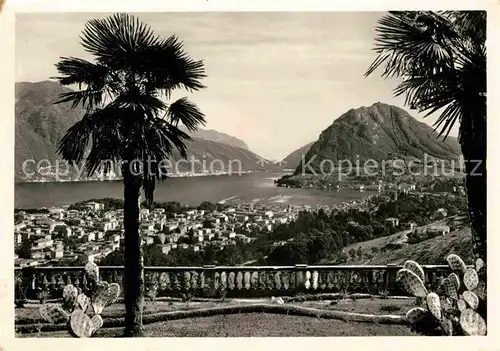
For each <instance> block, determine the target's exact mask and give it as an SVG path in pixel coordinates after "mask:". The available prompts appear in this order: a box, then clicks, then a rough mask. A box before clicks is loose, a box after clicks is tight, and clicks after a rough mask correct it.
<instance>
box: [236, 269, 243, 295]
mask: <svg viewBox="0 0 500 351" xmlns="http://www.w3.org/2000/svg"><path fill="white" fill-rule="evenodd" d="M236 288H237V289H238V290H241V289H243V273H242V272H241V271H239V272H238V273H237V274H236Z"/></svg>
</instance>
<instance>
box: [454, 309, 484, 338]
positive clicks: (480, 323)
mask: <svg viewBox="0 0 500 351" xmlns="http://www.w3.org/2000/svg"><path fill="white" fill-rule="evenodd" d="M460 326H461V327H462V329H463V331H464V332H465V334H466V335H480V336H483V335H486V322H485V321H484V319H483V317H481V316H480V315H479V313H477V312H476V311H473V310H472V309H470V308H468V309H466V310H465V311H463V312H462V314H461V315H460Z"/></svg>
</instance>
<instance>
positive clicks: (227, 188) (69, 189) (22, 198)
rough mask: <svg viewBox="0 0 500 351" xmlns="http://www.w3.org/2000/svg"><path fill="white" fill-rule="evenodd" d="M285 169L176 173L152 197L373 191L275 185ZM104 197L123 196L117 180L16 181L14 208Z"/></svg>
mask: <svg viewBox="0 0 500 351" xmlns="http://www.w3.org/2000/svg"><path fill="white" fill-rule="evenodd" d="M284 174H286V173H273V172H257V173H249V174H242V175H219V176H204V177H182V178H181V177H177V178H174V177H173V178H168V179H167V180H165V181H163V182H158V183H157V185H156V190H155V201H159V202H164V201H178V202H180V203H181V204H183V205H199V204H200V203H201V202H203V201H211V202H221V203H227V204H231V203H242V202H243V203H250V202H259V203H267V204H272V203H276V204H277V203H283V204H291V205H334V204H339V203H342V202H345V201H353V200H357V199H361V198H362V197H365V196H367V195H370V194H373V192H370V191H365V192H360V191H355V190H348V189H341V190H337V191H336V190H332V191H330V192H328V191H323V190H319V189H295V188H283V187H277V186H275V184H274V180H275V179H278V178H280V177H282V176H283V175H284ZM104 197H111V198H123V185H122V183H121V182H120V181H105V182H99V181H97V182H73V183H70V182H60V183H17V184H16V186H15V207H16V208H41V207H51V206H63V205H69V204H72V203H75V202H80V201H86V200H90V199H99V198H104Z"/></svg>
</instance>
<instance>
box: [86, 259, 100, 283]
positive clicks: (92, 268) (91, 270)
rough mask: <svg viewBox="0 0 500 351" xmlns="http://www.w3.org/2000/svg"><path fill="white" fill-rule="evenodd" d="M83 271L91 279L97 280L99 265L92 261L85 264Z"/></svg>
mask: <svg viewBox="0 0 500 351" xmlns="http://www.w3.org/2000/svg"><path fill="white" fill-rule="evenodd" d="M85 273H86V274H87V275H88V276H89V277H90V278H91V279H93V280H95V281H98V280H99V267H97V265H96V264H95V263H94V262H89V263H87V264H86V265H85Z"/></svg>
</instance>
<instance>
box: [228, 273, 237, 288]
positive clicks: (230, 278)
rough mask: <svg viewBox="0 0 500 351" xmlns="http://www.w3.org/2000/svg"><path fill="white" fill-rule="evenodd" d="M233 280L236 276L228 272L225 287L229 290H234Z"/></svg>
mask: <svg viewBox="0 0 500 351" xmlns="http://www.w3.org/2000/svg"><path fill="white" fill-rule="evenodd" d="M235 278H236V274H235V273H234V272H230V273H229V274H228V275H227V286H228V288H229V290H234V288H235V286H236V284H235Z"/></svg>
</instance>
